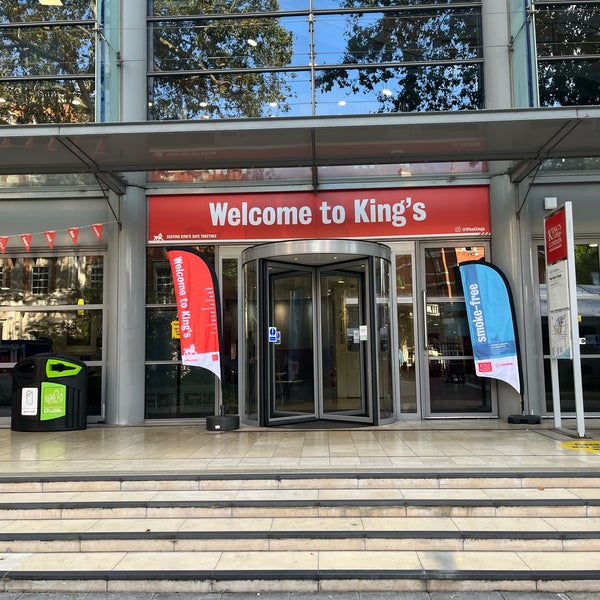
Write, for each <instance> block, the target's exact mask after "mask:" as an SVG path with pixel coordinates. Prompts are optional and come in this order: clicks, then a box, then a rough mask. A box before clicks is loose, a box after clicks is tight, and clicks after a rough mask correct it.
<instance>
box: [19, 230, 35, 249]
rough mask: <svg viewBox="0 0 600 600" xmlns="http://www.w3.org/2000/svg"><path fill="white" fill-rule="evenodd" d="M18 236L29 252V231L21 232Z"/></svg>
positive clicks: (30, 236)
mask: <svg viewBox="0 0 600 600" xmlns="http://www.w3.org/2000/svg"><path fill="white" fill-rule="evenodd" d="M19 237H20V238H21V241H22V242H23V246H25V250H27V251H28V252H29V250H30V249H31V238H32V235H31V233H22V234H21V235H20V236H19Z"/></svg>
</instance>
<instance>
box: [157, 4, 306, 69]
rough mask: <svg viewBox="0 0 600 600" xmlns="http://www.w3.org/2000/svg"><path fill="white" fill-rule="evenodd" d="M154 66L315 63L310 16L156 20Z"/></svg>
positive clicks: (246, 66) (238, 66)
mask: <svg viewBox="0 0 600 600" xmlns="http://www.w3.org/2000/svg"><path fill="white" fill-rule="evenodd" d="M152 31H153V42H154V66H153V70H154V71H159V72H165V71H198V70H202V71H221V70H225V69H258V68H267V69H269V68H271V69H272V68H274V67H290V66H302V67H306V66H307V65H308V64H309V63H310V56H309V54H308V52H309V48H310V43H309V39H308V25H307V19H306V17H305V16H304V17H287V18H256V17H253V18H251V19H202V20H194V21H181V20H179V21H162V22H161V21H157V22H154V23H153V24H152Z"/></svg>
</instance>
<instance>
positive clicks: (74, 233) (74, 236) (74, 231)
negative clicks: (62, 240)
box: [67, 227, 79, 244]
mask: <svg viewBox="0 0 600 600" xmlns="http://www.w3.org/2000/svg"><path fill="white" fill-rule="evenodd" d="M67 231H68V232H69V237H70V238H71V240H73V243H74V244H77V240H78V239H79V227H69V229H67Z"/></svg>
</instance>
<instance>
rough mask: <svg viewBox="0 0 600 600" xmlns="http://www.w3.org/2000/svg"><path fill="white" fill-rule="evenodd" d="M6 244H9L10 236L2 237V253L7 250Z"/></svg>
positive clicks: (0, 246)
mask: <svg viewBox="0 0 600 600" xmlns="http://www.w3.org/2000/svg"><path fill="white" fill-rule="evenodd" d="M6 246H8V236H2V237H0V252H2V254H4V253H5V252H6Z"/></svg>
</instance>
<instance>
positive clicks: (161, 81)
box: [151, 0, 293, 119]
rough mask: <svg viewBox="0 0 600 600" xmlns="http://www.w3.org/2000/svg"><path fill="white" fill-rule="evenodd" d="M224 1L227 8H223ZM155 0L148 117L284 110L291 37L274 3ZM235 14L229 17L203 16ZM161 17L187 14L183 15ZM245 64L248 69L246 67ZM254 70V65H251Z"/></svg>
mask: <svg viewBox="0 0 600 600" xmlns="http://www.w3.org/2000/svg"><path fill="white" fill-rule="evenodd" d="M223 5H227V6H223ZM231 5H232V3H230V2H227V3H225V2H215V1H214V0H191V1H190V2H188V3H185V5H183V4H182V3H181V2H178V1H177V0H161V1H160V2H157V3H156V5H155V13H157V14H158V15H160V16H163V15H164V16H165V18H164V20H160V21H156V22H154V23H153V25H152V56H153V64H152V71H153V78H152V79H153V89H152V94H153V98H152V107H151V112H152V114H153V116H154V118H155V119H182V118H187V119H200V118H231V117H264V116H268V105H269V103H271V105H272V106H275V105H276V106H277V110H278V112H286V111H287V110H288V109H289V105H288V103H287V102H288V99H289V97H290V94H291V85H290V84H289V83H288V79H289V78H290V76H292V75H290V73H284V72H281V69H282V68H285V67H286V66H288V65H289V64H290V62H291V58H292V56H293V47H292V45H293V34H292V33H291V32H290V31H288V30H287V29H286V28H285V27H284V26H283V25H282V24H281V22H280V19H279V18H277V17H268V16H264V14H265V13H269V12H273V11H277V10H279V2H277V1H276V0H243V1H241V2H236V3H234V4H233V6H234V8H233V9H232V6H231ZM232 11H233V12H235V13H236V14H235V16H231V15H228V16H227V18H222V15H220V16H218V17H217V16H213V17H212V18H211V17H207V16H204V15H217V14H218V13H222V14H227V13H229V12H232ZM169 16H184V17H189V18H186V19H184V20H181V19H177V20H175V19H171V20H169ZM250 69H253V71H252V72H250V71H249V70H250ZM258 69H260V70H258Z"/></svg>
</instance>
